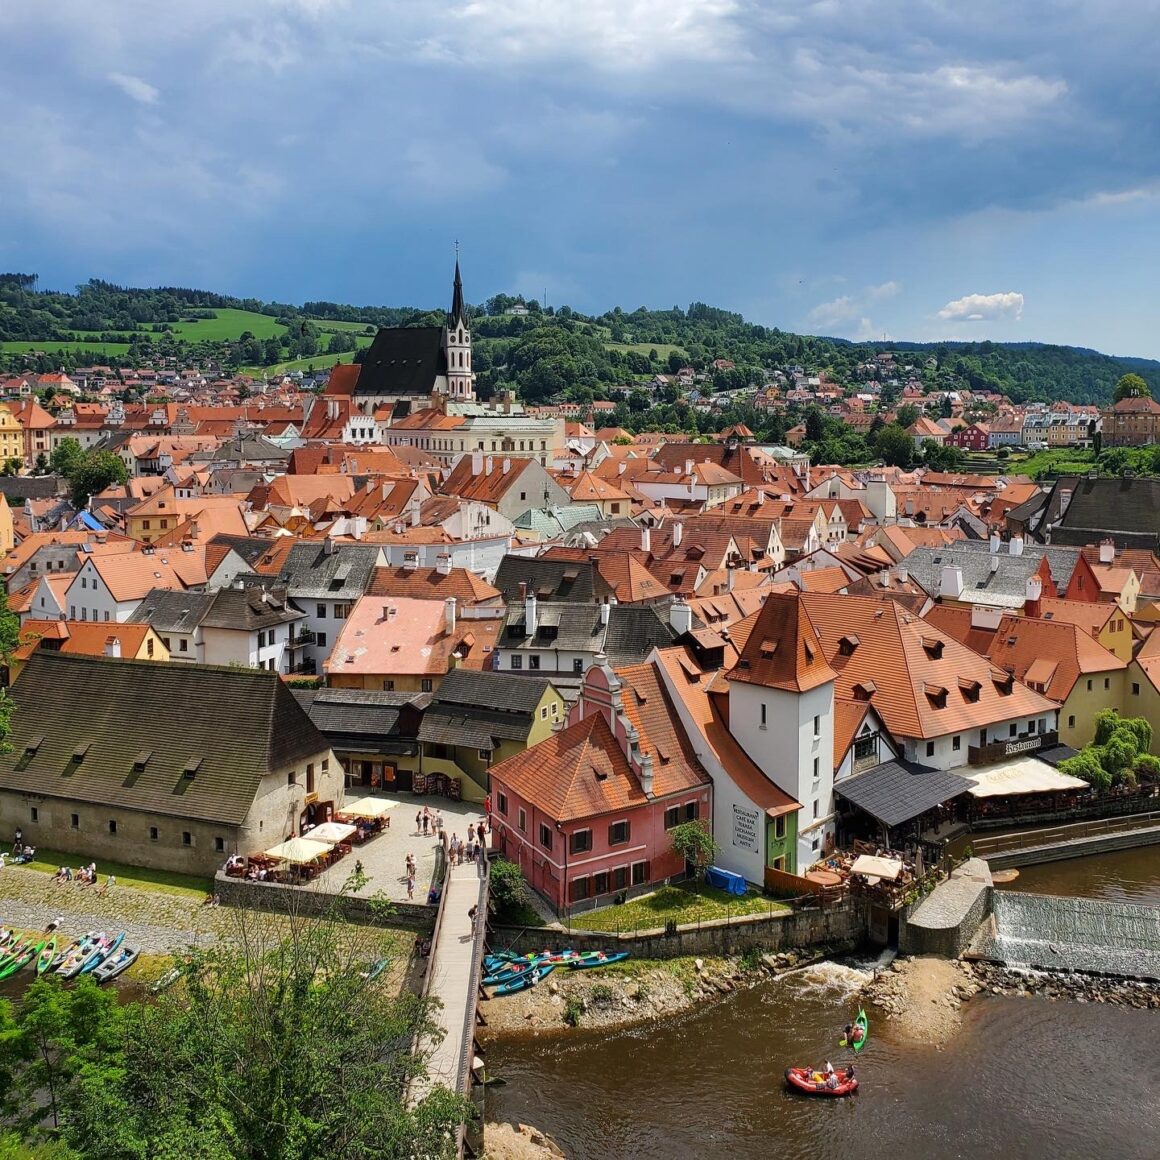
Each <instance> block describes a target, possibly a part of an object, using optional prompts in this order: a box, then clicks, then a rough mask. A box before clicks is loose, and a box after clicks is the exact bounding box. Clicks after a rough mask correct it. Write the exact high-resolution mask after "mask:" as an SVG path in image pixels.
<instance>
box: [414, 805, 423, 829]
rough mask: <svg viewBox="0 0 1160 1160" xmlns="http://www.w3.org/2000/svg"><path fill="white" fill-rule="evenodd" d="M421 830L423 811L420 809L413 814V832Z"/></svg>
mask: <svg viewBox="0 0 1160 1160" xmlns="http://www.w3.org/2000/svg"><path fill="white" fill-rule="evenodd" d="M422 832H423V811H422V810H420V811H419V812H418V813H417V814H416V815H415V833H416V834H421V833H422Z"/></svg>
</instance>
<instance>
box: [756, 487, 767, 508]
mask: <svg viewBox="0 0 1160 1160" xmlns="http://www.w3.org/2000/svg"><path fill="white" fill-rule="evenodd" d="M764 503H765V492H764V491H762V490H761V488H758V489H757V506H758V507H761V505H762V504H764Z"/></svg>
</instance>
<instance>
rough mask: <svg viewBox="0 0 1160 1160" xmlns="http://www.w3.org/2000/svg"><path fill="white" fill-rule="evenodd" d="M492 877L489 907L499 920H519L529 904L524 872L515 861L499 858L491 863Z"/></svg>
mask: <svg viewBox="0 0 1160 1160" xmlns="http://www.w3.org/2000/svg"><path fill="white" fill-rule="evenodd" d="M490 878H491V885H490V888H489V891H488V909H489V910H490V911H491V913H492V915H493V916H494V917H495V920H496V921H497V922H507V921H509V920H510V921H513V922H514V921H517V920H518V918H519V916H520V913H521V911H522V910H523V909H524V908H525V907H526V906H527V905H528V885H527V883H526V882H525V881H524V875H523V872H522V871H521V870H520V868H519V867H518V866H517V865H516V864H515V863H514V862H509V861H508V860H507V859H506V858H497V859H496V860H495V861H494V862H492V864H491V872H490Z"/></svg>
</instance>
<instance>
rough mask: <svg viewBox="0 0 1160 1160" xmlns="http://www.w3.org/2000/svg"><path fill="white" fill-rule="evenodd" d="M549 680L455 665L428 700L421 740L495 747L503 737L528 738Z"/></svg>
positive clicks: (420, 732)
mask: <svg viewBox="0 0 1160 1160" xmlns="http://www.w3.org/2000/svg"><path fill="white" fill-rule="evenodd" d="M550 684H551V682H550V681H548V680H546V679H544V678H536V679H527V678H524V677H516V676H508V675H507V674H506V673H485V672H474V671H469V670H465V669H454V670H452V671H451V672H450V673H448V674H447V676H446V677H445V678H444V679H443V681H442V683H441V684H440V686H439V689H438V690H437V692H436V693H435V695H434V697H433V698H432V701H431V704H430V705H429V706H428V707H427V712H426V713H424V715H423V724H422V725H420V727H419V740H420V741H429V742H438V743H441V744H443V745H462V746H464V747H466V748H469V749H494V748H495V746H496V744H497V742H499V741H503V740H510V741H526V740H527V737H528V733H529V732H530V731H531V728H532V725H533V724H534V723H535V719H536V718H535V711H536V707H537V705H539V703H540V700H541V699H542V698H543V696H544V693H545V692H546V691H547V689H548V687H549V685H550Z"/></svg>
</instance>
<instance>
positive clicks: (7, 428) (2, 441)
mask: <svg viewBox="0 0 1160 1160" xmlns="http://www.w3.org/2000/svg"><path fill="white" fill-rule="evenodd" d="M13 459H14V460H15V461H16V463H17V465H18V466H19V467H23V466H24V428H23V427H21V425H20V423H19V422H18V421H17V418H16V416H15V415H13V414H12V408H11V407H9V406H8V404H7V403H0V464H3V463H8V462H9V461H10V460H13Z"/></svg>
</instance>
